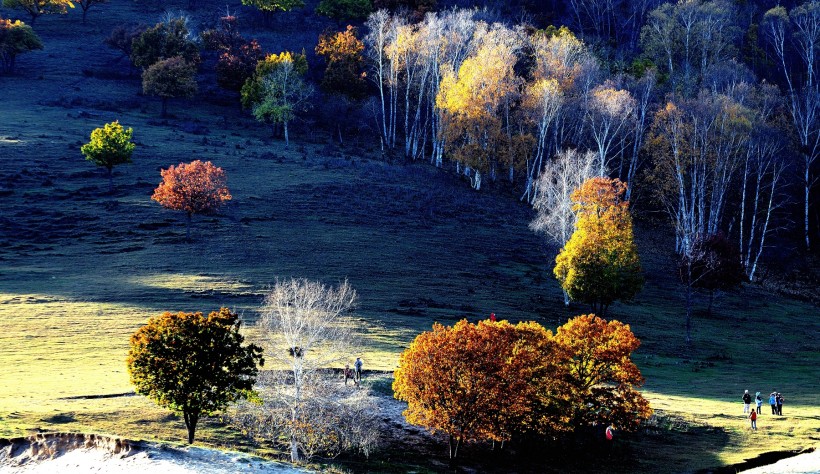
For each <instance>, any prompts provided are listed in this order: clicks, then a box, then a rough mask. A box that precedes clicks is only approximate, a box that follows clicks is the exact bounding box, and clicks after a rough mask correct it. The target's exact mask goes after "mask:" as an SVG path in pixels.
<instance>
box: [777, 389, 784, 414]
mask: <svg viewBox="0 0 820 474" xmlns="http://www.w3.org/2000/svg"><path fill="white" fill-rule="evenodd" d="M776 399H777V414H778V415H780V416H783V395H781V394H780V392H777V397H776Z"/></svg>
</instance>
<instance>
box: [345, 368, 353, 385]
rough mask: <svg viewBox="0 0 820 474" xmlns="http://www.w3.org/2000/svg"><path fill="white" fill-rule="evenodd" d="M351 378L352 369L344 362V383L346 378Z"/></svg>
mask: <svg viewBox="0 0 820 474" xmlns="http://www.w3.org/2000/svg"><path fill="white" fill-rule="evenodd" d="M352 378H353V369H351V368H350V364H345V385H347V381H348V379H352Z"/></svg>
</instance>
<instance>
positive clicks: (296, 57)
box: [240, 51, 308, 110]
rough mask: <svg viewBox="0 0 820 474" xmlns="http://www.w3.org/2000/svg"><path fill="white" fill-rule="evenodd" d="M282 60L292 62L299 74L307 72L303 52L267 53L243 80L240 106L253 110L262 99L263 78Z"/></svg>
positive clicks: (282, 61)
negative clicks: (250, 74)
mask: <svg viewBox="0 0 820 474" xmlns="http://www.w3.org/2000/svg"><path fill="white" fill-rule="evenodd" d="M284 62H290V63H292V64H293V70H294V72H296V73H297V74H298V75H300V76H304V75H305V74H307V70H308V63H307V57H305V53H302V54H296V53H292V52H290V51H284V52H282V53H279V54H269V55H267V56H265V58H264V59H263V60H261V61H259V62H257V63H256V70H255V71H254V73H253V76H251V77H250V78H248V80H247V81H245V84H244V85H243V86H242V90H241V91H240V100H241V101H242V107H243V108H245V109H250V110H253V108H254V107H256V105H258V104H259V103H260V102H262V100H263V96H264V94H265V78H266V77H268V76H269V75H270V74H271V73H272V72H273V71H274V70H275V69H276V68H278V67H279V65H281V64H282V63H284Z"/></svg>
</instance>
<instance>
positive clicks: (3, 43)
mask: <svg viewBox="0 0 820 474" xmlns="http://www.w3.org/2000/svg"><path fill="white" fill-rule="evenodd" d="M37 49H43V42H42V41H40V37H39V36H37V33H35V32H34V30H33V29H31V27H30V26H28V25H26V24H25V23H23V22H22V21H20V20H16V21H12V20H8V19H5V18H0V73H13V72H14V63H15V60H16V59H17V55H18V54H23V53H28V52H31V51H34V50H37Z"/></svg>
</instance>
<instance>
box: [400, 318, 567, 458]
mask: <svg viewBox="0 0 820 474" xmlns="http://www.w3.org/2000/svg"><path fill="white" fill-rule="evenodd" d="M551 336H552V335H551V334H550V333H549V332H548V331H546V330H545V329H544V328H543V327H541V326H540V325H537V324H535V323H520V324H518V325H517V326H513V325H511V324H509V323H508V322H506V321H499V322H489V321H480V322H479V323H478V324H471V323H469V322H467V321H466V320H462V321H459V322H458V323H456V324H455V326H453V327H448V326H443V325H441V324H438V323H436V324H434V325H433V330H432V331H429V332H423V333H421V334H419V335H418V336H417V337H416V339H415V340H414V341H413V342H412V343H411V344H410V346H409V347H408V348H407V349H406V350H405V351H404V352H402V354H401V356H400V357H399V368H398V369H397V370H396V372H395V374H394V376H395V380H394V382H393V391H394V393H395V397H396V398H397V399H399V400H404V401H406V402H407V404H408V405H407V409H406V410H405V411H404V416H405V417H406V418H407V421H408V422H409V423H412V424H415V425H419V426H423V427H425V428H427V429H429V430H431V431H433V432H442V433H446V434H447V435H449V437H450V456H451V457H452V458H455V457H457V455H458V448H459V446H460V444H461V443H462V442H465V441H474V440H495V441H504V440H509V439H510V437H511V436H512V434H513V433H515V432H520V431H522V429H523V427H525V426H531V425H532V424H533V423H534V421H535V419H536V413H537V410H536V408H535V405H536V403H537V402H538V401H539V400H541V399H542V398H541V396H540V395H539V393H538V392H539V391H542V392H543V387H542V383H543V382H544V381H547V380H548V379H549V377H548V375H549V370H548V369H547V365H548V359H549V352H548V350H547V349H548V345H549V340H550V338H551Z"/></svg>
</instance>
